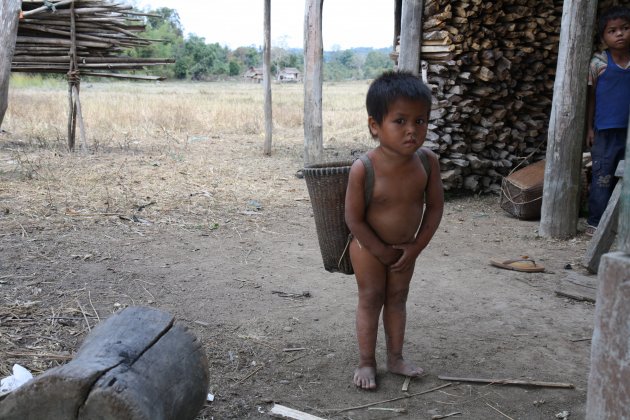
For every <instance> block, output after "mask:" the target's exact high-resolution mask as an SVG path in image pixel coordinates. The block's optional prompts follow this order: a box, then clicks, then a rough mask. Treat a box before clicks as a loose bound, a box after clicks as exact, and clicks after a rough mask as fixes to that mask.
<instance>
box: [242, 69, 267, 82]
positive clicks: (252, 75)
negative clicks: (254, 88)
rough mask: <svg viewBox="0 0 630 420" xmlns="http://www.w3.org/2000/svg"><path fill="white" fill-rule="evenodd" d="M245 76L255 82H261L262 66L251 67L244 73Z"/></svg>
mask: <svg viewBox="0 0 630 420" xmlns="http://www.w3.org/2000/svg"><path fill="white" fill-rule="evenodd" d="M243 78H245V79H246V80H250V81H252V82H255V83H261V82H262V79H263V69H262V67H250V68H249V69H248V70H247V71H246V72H245V74H243Z"/></svg>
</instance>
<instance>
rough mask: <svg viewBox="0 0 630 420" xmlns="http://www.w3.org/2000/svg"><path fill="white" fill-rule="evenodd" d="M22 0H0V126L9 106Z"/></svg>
mask: <svg viewBox="0 0 630 420" xmlns="http://www.w3.org/2000/svg"><path fill="white" fill-rule="evenodd" d="M21 7H22V0H2V1H1V2H0V127H2V121H3V120H4V114H5V113H6V112H7V108H8V106H9V80H10V79H11V62H12V61H13V51H14V50H15V41H16V40H17V31H18V23H19V20H20V8H21Z"/></svg>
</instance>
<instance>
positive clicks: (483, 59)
mask: <svg viewBox="0 0 630 420" xmlns="http://www.w3.org/2000/svg"><path fill="white" fill-rule="evenodd" d="M562 3H563V2H562V0H500V1H495V2H486V1H482V0H460V1H455V2H453V1H450V0H430V1H427V2H425V9H424V14H423V42H422V48H421V50H422V52H421V57H422V60H423V67H424V68H425V69H426V71H424V73H425V74H426V76H427V81H428V84H429V85H430V86H431V88H432V90H433V93H434V96H435V99H436V100H437V102H434V105H433V111H432V115H431V126H430V131H431V133H430V134H429V136H428V138H427V140H428V141H427V143H426V145H427V146H428V147H430V148H432V149H433V150H434V151H435V152H436V153H438V154H439V156H440V163H441V166H442V180H443V182H444V186H445V188H446V189H451V188H454V189H460V188H464V189H468V190H472V191H484V192H487V191H495V192H497V191H500V185H501V179H502V177H503V176H505V175H507V174H509V172H510V171H511V170H513V169H514V168H515V167H517V166H518V165H519V164H526V163H527V162H524V160H525V158H528V161H529V162H533V161H535V160H539V159H541V158H544V154H545V142H546V139H547V126H548V120H549V114H550V111H551V103H552V98H553V84H554V78H555V77H554V75H555V71H556V62H557V55H558V45H559V40H560V23H561V18H562Z"/></svg>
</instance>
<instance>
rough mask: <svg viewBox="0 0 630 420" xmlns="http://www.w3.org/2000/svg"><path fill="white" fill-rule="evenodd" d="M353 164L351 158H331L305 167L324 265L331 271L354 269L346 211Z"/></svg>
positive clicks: (305, 178)
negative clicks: (335, 159) (341, 159)
mask: <svg viewBox="0 0 630 420" xmlns="http://www.w3.org/2000/svg"><path fill="white" fill-rule="evenodd" d="M351 165H352V162H351V161H344V162H329V163H321V164H314V165H308V166H306V167H305V168H304V170H303V173H304V180H305V181H306V186H307V188H308V194H309V196H310V199H311V204H312V206H313V216H314V218H315V228H316V230H317V239H318V241H319V249H320V251H321V253H322V259H323V260H324V268H325V269H326V271H330V272H331V273H333V272H339V273H343V274H353V273H354V270H353V269H352V263H351V262H350V254H349V252H347V250H346V245H347V243H348V235H349V234H350V230H349V229H348V226H346V222H345V215H344V211H345V197H346V188H347V186H348V174H349V173H350V166H351Z"/></svg>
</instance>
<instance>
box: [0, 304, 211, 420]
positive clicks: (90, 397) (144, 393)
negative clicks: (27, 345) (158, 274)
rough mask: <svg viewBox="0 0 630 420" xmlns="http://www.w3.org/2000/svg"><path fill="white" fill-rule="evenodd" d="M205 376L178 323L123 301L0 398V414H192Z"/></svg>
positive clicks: (155, 418) (153, 418) (193, 342)
mask: <svg viewBox="0 0 630 420" xmlns="http://www.w3.org/2000/svg"><path fill="white" fill-rule="evenodd" d="M208 380H209V377H208V361H207V359H206V356H205V353H204V350H203V348H202V345H201V343H200V342H199V341H198V340H197V339H196V338H195V336H194V335H192V334H191V333H189V332H188V331H187V330H186V327H185V326H183V325H181V324H179V323H176V322H174V318H173V317H172V316H171V315H169V314H168V313H165V312H163V311H159V310H157V309H153V308H147V307H129V308H126V309H125V310H123V311H121V312H119V313H117V314H115V315H112V316H111V317H110V318H108V319H107V320H106V321H104V322H102V323H101V324H99V325H98V326H97V327H96V328H95V329H94V330H92V332H91V333H90V334H89V335H88V336H87V337H86V339H85V341H84V343H83V345H82V346H81V348H80V349H79V350H78V352H77V355H76V357H75V358H74V359H73V360H72V361H70V362H69V363H67V364H65V365H63V366H59V367H57V368H54V369H51V370H49V371H46V372H45V373H43V374H42V375H40V376H38V377H36V378H34V379H33V380H31V381H29V382H28V383H26V384H24V385H23V386H22V387H20V388H18V389H17V390H15V391H13V392H12V393H11V394H9V395H7V396H6V397H5V398H4V400H1V401H0V418H2V419H4V420H12V419H14V420H29V419H33V420H35V419H49V420H55V419H59V420H62V419H63V420H69V419H130V420H131V419H133V420H140V419H142V420H144V419H146V420H149V419H150V420H159V419H177V420H180V419H181V420H183V419H194V418H195V416H196V415H197V414H198V412H199V410H200V409H201V407H202V406H203V404H204V402H205V400H206V397H207V389H208Z"/></svg>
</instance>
